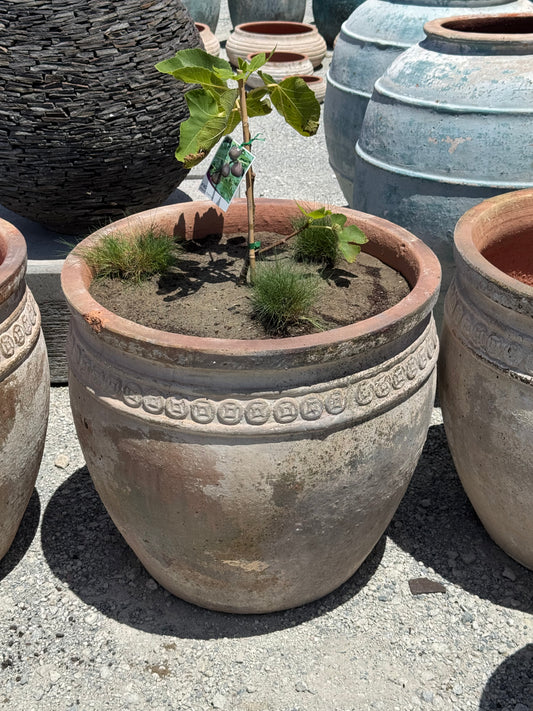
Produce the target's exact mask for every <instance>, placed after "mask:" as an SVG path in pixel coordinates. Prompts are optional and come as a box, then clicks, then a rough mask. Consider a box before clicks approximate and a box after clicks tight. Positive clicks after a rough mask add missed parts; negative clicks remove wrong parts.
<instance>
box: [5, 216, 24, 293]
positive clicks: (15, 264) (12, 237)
mask: <svg viewBox="0 0 533 711" xmlns="http://www.w3.org/2000/svg"><path fill="white" fill-rule="evenodd" d="M26 260H27V251H26V242H25V240H24V237H23V236H22V233H21V232H20V231H19V230H18V229H17V228H16V227H15V225H12V224H11V222H8V221H7V220H4V219H2V218H0V290H1V291H0V295H1V297H2V299H4V298H7V296H9V294H10V293H11V292H12V291H13V289H14V288H15V284H16V283H18V281H19V280H20V279H21V278H22V277H23V276H24V274H25V273H26ZM9 284H11V285H12V286H11V287H10V286H8V285H9Z"/></svg>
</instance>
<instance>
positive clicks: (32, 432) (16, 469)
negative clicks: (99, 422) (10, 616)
mask: <svg viewBox="0 0 533 711" xmlns="http://www.w3.org/2000/svg"><path fill="white" fill-rule="evenodd" d="M25 273H26V244H25V242H24V238H23V237H22V235H21V234H20V232H19V231H18V230H17V229H15V227H13V225H11V224H10V223H9V222H6V221H5V220H2V219H0V559H1V558H3V556H4V555H5V554H6V552H7V550H8V548H9V546H10V545H11V543H12V541H13V538H14V537H15V534H16V532H17V529H18V527H19V524H20V521H21V519H22V516H23V514H24V511H25V510H26V506H27V505H28V501H29V500H30V496H31V494H32V491H33V487H34V485H35V480H36V478H37V472H38V470H39V465H40V463H41V456H42V453H43V447H44V438H45V434H46V425H47V421H48V401H49V394H50V374H49V371H48V358H47V355H46V346H45V344H44V338H43V334H42V332H41V319H40V315H39V309H38V307H37V304H36V303H35V300H34V298H33V296H32V294H31V292H30V290H29V289H28V288H27V286H26V282H25V281H24V275H25Z"/></svg>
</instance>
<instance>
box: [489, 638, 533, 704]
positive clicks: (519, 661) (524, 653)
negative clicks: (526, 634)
mask: <svg viewBox="0 0 533 711" xmlns="http://www.w3.org/2000/svg"><path fill="white" fill-rule="evenodd" d="M499 709H502V710H507V709H512V710H513V711H530V709H533V644H528V645H527V646H526V647H523V648H522V649H520V650H519V651H518V652H516V654H513V655H512V656H511V657H509V658H508V659H506V660H505V661H504V662H503V664H500V666H499V667H498V668H497V669H496V671H495V672H494V674H493V675H492V676H491V677H490V679H489V681H488V683H487V685H486V686H485V689H484V690H483V694H482V696H481V701H480V704H479V711H498V710H499Z"/></svg>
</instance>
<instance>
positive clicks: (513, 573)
mask: <svg viewBox="0 0 533 711" xmlns="http://www.w3.org/2000/svg"><path fill="white" fill-rule="evenodd" d="M387 534H388V535H389V536H390V537H391V538H392V539H393V540H394V541H395V543H397V544H398V545H399V546H400V548H402V549H403V550H405V551H407V552H408V553H409V554H410V555H411V556H413V557H414V558H415V559H416V560H419V561H422V562H423V563H424V564H425V565H426V566H428V567H431V568H433V570H435V571H436V572H437V573H439V574H440V575H441V576H442V577H443V578H445V579H447V580H449V581H450V582H452V583H454V584H456V585H458V586H459V587H461V588H463V590H466V591H468V592H470V593H472V594H474V595H477V596H478V597H481V598H484V599H486V600H489V601H490V602H493V603H495V604H497V605H501V606H504V607H510V608H513V609H520V610H523V611H526V612H533V596H532V594H531V591H532V590H533V571H530V570H527V568H525V567H523V566H522V565H520V563H517V562H516V561H514V560H513V559H512V558H510V557H509V556H508V555H507V554H506V553H504V551H503V550H502V549H501V548H499V546H497V545H496V544H495V543H494V542H493V541H492V539H491V538H490V537H489V535H488V533H487V532H486V531H485V529H484V527H483V525H482V523H481V521H480V520H479V519H478V517H477V515H476V513H475V511H474V509H473V507H472V505H471V504H470V501H469V500H468V497H467V496H466V493H465V492H464V490H463V487H462V485H461V481H460V479H459V476H458V475H457V472H456V470H455V466H454V464H453V460H452V457H451V454H450V451H449V449H448V443H447V440H446V434H445V432H444V425H442V424H441V425H436V426H433V427H430V429H429V432H428V438H427V441H426V444H425V446H424V449H423V451H422V456H421V458H420V461H419V463H418V466H417V468H416V470H415V473H414V475H413V479H412V480H411V483H410V485H409V488H408V490H407V493H406V494H405V497H404V498H403V500H402V503H401V504H400V506H399V508H398V510H397V512H396V515H395V517H394V519H393V521H392V524H391V525H390V526H389V528H388V530H387Z"/></svg>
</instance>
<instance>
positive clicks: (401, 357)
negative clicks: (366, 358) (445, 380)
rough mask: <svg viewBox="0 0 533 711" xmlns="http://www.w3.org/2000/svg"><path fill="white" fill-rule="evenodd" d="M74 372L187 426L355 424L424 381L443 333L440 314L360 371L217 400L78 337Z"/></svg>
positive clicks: (124, 402)
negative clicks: (132, 369)
mask: <svg viewBox="0 0 533 711" xmlns="http://www.w3.org/2000/svg"><path fill="white" fill-rule="evenodd" d="M70 350H71V353H70V361H71V368H72V372H73V374H74V376H75V377H76V378H77V379H78V380H79V381H80V383H82V384H83V385H84V387H86V388H88V389H89V390H91V391H92V394H93V395H94V396H95V397H98V398H99V399H101V400H104V401H105V400H107V401H109V404H110V405H112V406H113V407H119V408H121V409H125V410H126V411H129V412H130V414H135V411H137V412H138V413H139V414H140V413H142V416H143V418H146V417H148V419H154V420H156V421H159V422H165V423H166V424H168V425H172V426H177V427H183V428H186V429H188V430H199V429H200V430H201V429H204V428H206V427H208V428H209V429H210V430H218V431H219V432H220V433H224V432H231V434H237V433H240V434H253V432H254V431H257V429H258V428H261V427H262V428H264V429H265V430H267V429H271V430H272V431H273V432H279V431H280V428H282V429H284V430H287V431H299V430H303V429H305V430H309V429H321V428H324V427H329V426H339V424H346V425H347V424H349V423H351V422H355V421H357V420H359V419H364V418H366V417H368V415H369V412H376V411H385V410H387V409H389V408H390V407H391V406H392V405H393V404H394V403H395V402H396V401H400V400H402V399H404V398H405V397H407V396H408V395H409V394H411V393H412V392H414V391H416V390H417V389H419V388H420V387H421V386H422V384H423V383H424V382H425V381H426V380H427V379H428V378H429V376H430V375H431V373H432V371H433V370H434V368H435V364H436V361H437V355H438V338H437V333H436V328H435V324H434V321H433V319H432V320H431V323H430V325H429V326H428V327H427V329H426V330H425V331H424V333H423V334H422V335H421V336H420V337H419V338H418V339H417V341H415V343H413V344H412V345H411V346H410V347H409V348H408V349H406V350H405V351H403V352H401V353H400V354H398V355H396V356H395V357H393V358H392V359H390V360H389V361H386V362H385V363H383V364H381V365H379V366H377V367H375V368H371V369H369V370H366V371H364V372H361V373H357V374H355V375H352V376H347V377H344V378H339V379H337V380H334V381H331V382H328V383H321V384H317V385H315V386H312V387H305V388H296V389H293V390H287V391H286V392H284V393H282V394H280V393H279V392H275V393H269V394H266V395H265V394H264V393H261V394H257V396H254V395H253V394H250V395H247V396H243V395H242V394H241V395H239V396H236V397H231V398H226V399H220V400H217V399H215V398H213V397H191V395H190V394H185V393H184V392H179V390H178V388H177V387H176V386H175V384H172V385H170V384H168V383H167V384H165V383H163V382H162V381H160V382H159V383H158V382H157V381H155V380H148V378H144V379H142V378H139V377H138V376H136V375H134V374H132V373H129V374H125V373H124V371H122V370H121V371H120V373H119V372H118V370H117V368H116V367H103V365H102V363H101V362H99V361H98V359H97V358H96V357H95V356H94V355H91V354H90V352H89V351H88V350H87V348H86V347H85V345H81V344H80V342H79V341H74V342H72V344H71V346H70Z"/></svg>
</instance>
